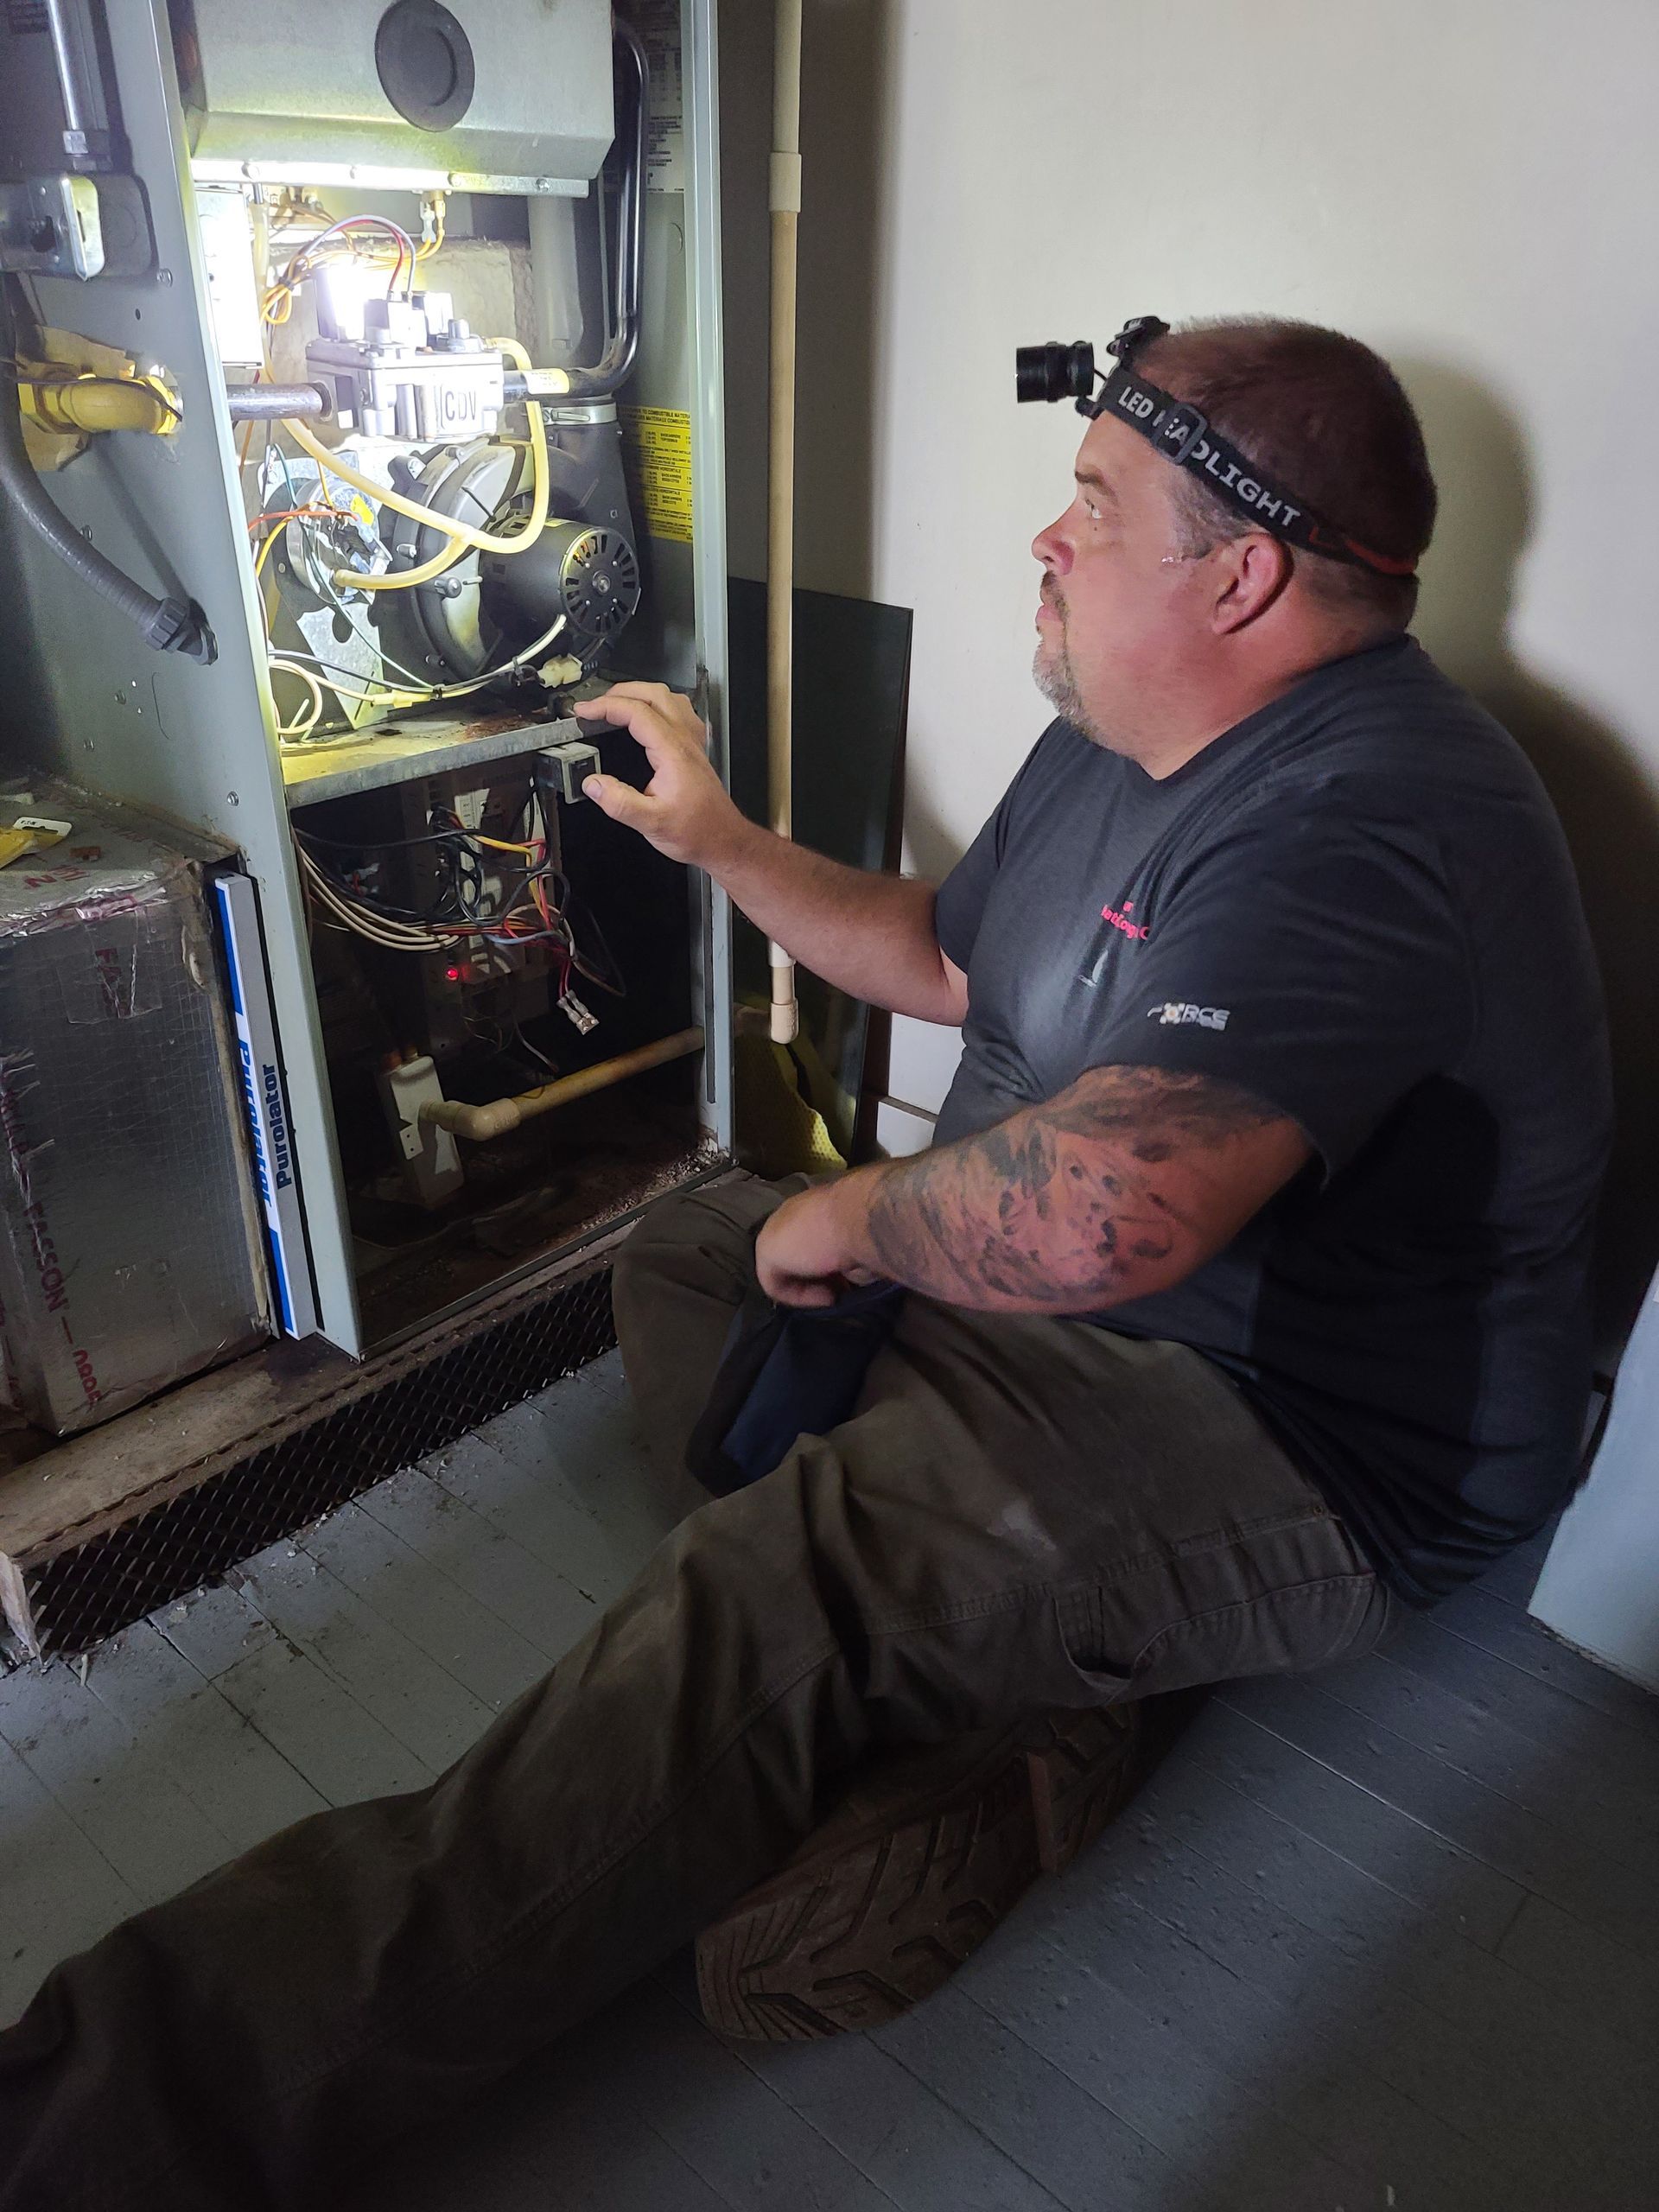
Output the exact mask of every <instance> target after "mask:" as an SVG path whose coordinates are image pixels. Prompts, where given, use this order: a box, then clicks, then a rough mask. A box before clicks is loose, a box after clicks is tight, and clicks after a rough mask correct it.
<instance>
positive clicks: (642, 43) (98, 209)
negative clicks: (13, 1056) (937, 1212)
mask: <svg viewBox="0 0 1659 2212" xmlns="http://www.w3.org/2000/svg"><path fill="white" fill-rule="evenodd" d="M712 9H713V0H635V4H632V5H627V4H623V5H620V6H619V7H618V8H617V9H616V10H612V8H611V7H610V6H608V5H607V0H453V4H448V5H439V4H437V0H391V4H390V5H388V4H386V0H290V4H289V6H288V7H286V8H285V9H283V10H264V9H254V8H250V7H247V6H245V5H244V4H242V0H122V4H121V5H119V6H117V5H114V4H112V0H42V3H41V5H40V6H39V7H36V8H23V9H17V8H14V9H11V10H8V11H6V13H5V15H4V16H3V17H0V288H3V311H0V339H3V346H0V351H3V352H4V353H5V354H6V355H7V356H8V357H9V358H10V359H12V360H13V361H15V363H16V371H15V381H14V382H13V383H12V384H11V385H9V386H8V387H7V388H6V389H4V390H3V391H0V412H3V413H5V415H6V416H7V420H6V421H5V422H4V423H0V461H3V462H4V483H3V486H0V489H3V491H4V493H5V496H4V498H3V499H0V582H3V584H4V586H5V588H4V590H3V592H0V625H3V635H0V647H3V650H4V652H5V653H6V656H7V659H8V663H9V664H10V666H12V667H14V668H16V669H19V670H21V671H24V672H25V680H24V681H23V682H22V683H20V684H18V685H17V686H16V689H15V693H14V697H15V698H19V699H22V698H26V699H28V700H29V701H30V702H32V703H31V704H30V705H29V706H28V707H27V708H26V709H22V710H21V711H19V710H17V709H14V712H13V718H12V724H11V727H10V729H9V730H7V731H6V732H5V733H4V735H5V741H6V746H7V753H8V758H7V760H6V762H5V765H6V766H10V767H11V768H13V769H15V770H16V771H18V772H27V773H36V772H38V773H55V774H57V775H59V776H60V777H62V778H64V779H66V780H67V782H68V783H70V784H72V785H74V786H76V787H78V788H79V789H80V790H82V791H92V792H93V793H98V794H104V795H106V796H107V797H108V798H111V799H114V800H118V801H123V802H126V803H129V804H135V805H138V806H141V807H148V808H149V809H150V810H154V811H156V812H158V813H159V814H161V815H162V816H165V817H168V818H170V819H172V820H173V821H175V822H178V823H188V824H190V825H192V826H193V827H194V828H196V829H200V830H203V831H207V832H208V833H211V834H212V835H213V836H214V837H215V838H217V839H218V840H219V841H221V842H222V843H224V844H226V845H229V846H231V847H232V848H234V849H235V851H236V853H237V854H238V856H239V864H238V867H237V868H235V869H233V870H232V874H231V877H230V879H228V880H226V881H222V882H221V883H220V884H219V886H218V887H216V888H217V892H218V896H217V899H216V902H215V904H216V906H217V909H218V911H219V915H220V922H221V927H220V936H221V945H220V949H219V960H220V963H221V970H222V974H223V978H224V988H225V992H226V1025H225V1033H226V1036H227V1037H233V1038H238V1039H240V1040H241V1046H240V1049H241V1050H242V1052H243V1056H244V1059H245V1062H246V1064H247V1065H257V1067H258V1069H259V1071H260V1073H259V1078H258V1080H257V1082H251V1083H249V1084H245V1086H244V1087H245V1089H246V1090H247V1092H248V1096H249V1099H250V1103H251V1109H252V1112H253V1129H252V1137H253V1144H252V1147H251V1153H252V1156H253V1157H254V1158H255V1159H256V1160H263V1159H264V1158H265V1157H267V1156H268V1153H267V1150H266V1149H265V1147H269V1146H270V1145H271V1144H273V1143H275V1142H277V1141H278V1140H280V1142H281V1145H282V1147H283V1149H282V1157H283V1160H284V1162H285V1163H286V1165H287V1167H288V1170H289V1173H288V1178H287V1185H286V1191H287V1204H286V1207H285V1209H284V1208H279V1207H277V1205H275V1204H274V1203H270V1204H268V1205H267V1206H266V1209H265V1212H266V1225H267V1228H268V1230H269V1234H270V1243H271V1252H270V1265H271V1271H272V1278H273V1281H272V1296H271V1300H270V1304H271V1309H272V1311H273V1313H279V1314H280V1315H281V1316H282V1317H283V1322H284V1325H286V1326H288V1327H289V1328H291V1329H293V1330H295V1331H296V1332H304V1331H305V1330H306V1329H307V1328H308V1327H311V1326H315V1327H317V1328H319V1329H320V1330H321V1332H323V1333H324V1334H325V1335H327V1337H329V1338H332V1339H333V1340H334V1342H335V1343H337V1344H340V1345H342V1346H343V1347H345V1348H346V1349H347V1350H349V1351H361V1350H365V1349H369V1348H371V1347H373V1346H376V1345H380V1344H385V1343H387V1342H389V1341H391V1340H392V1339H394V1338H397V1336H398V1335H400V1334H402V1333H404V1332H407V1331H409V1330H410V1329H413V1328H415V1327H416V1326H418V1325H422V1324H423V1323H425V1322H428V1321H429V1320H430V1319H432V1318H434V1317H435V1316H436V1315H438V1314H441V1313H449V1312H451V1311H456V1312H462V1311H464V1310H465V1308H466V1307H467V1305H468V1303H469V1302H474V1301H476V1300H479V1299H480V1298H482V1297H483V1296H485V1295H486V1294H488V1293H489V1292H490V1291H492V1290H493V1288H495V1287H498V1286H499V1285H500V1284H502V1283H503V1282H505V1281H509V1280H511V1279H512V1277H514V1276H515V1275H518V1274H524V1273H527V1272H528V1271H530V1270H531V1269H532V1268H536V1267H537V1266H539V1265H541V1264H543V1262H546V1261H547V1260H548V1259H549V1258H550V1257H551V1256H553V1255H557V1254H559V1253H562V1252H563V1251H565V1250H567V1249H570V1248H571V1247H573V1246H575V1245H577V1244H579V1243H582V1241H583V1240H585V1239H587V1238H588V1237H590V1236H593V1235H594V1234H596V1233H598V1232H599V1231H600V1230H602V1229H605V1228H607V1227H609V1226H610V1225H612V1224H614V1223H615V1222H617V1221H618V1220H620V1219H622V1218H625V1217H626V1216H627V1215H628V1214H629V1212H630V1211H632V1210H633V1209H635V1208H637V1207H638V1206H639V1205H641V1204H642V1203H643V1202H644V1201H645V1199H646V1198H649V1197H650V1196H652V1195H653V1194H655V1193H656V1192H659V1191H661V1190H663V1189H665V1188H667V1187H670V1186H671V1185H673V1184H675V1183H676V1182H678V1181H683V1180H686V1179H693V1178H696V1177H697V1176H700V1175H702V1174H705V1173H709V1172H711V1171H712V1170H713V1169H714V1168H715V1167H716V1166H719V1165H720V1164H721V1160H723V1158H724V1156H725V1154H726V1149H727V1147H728V1144H729V1139H730V1128H729V1110H730V1109H729V1093H730V1081H729V1069H730V1027H731V1019H730V986H729V977H728V915H727V913H726V911H725V908H724V905H723V902H722V901H721V898H720V896H719V894H718V893H715V892H714V891H712V889H711V887H709V885H708V884H707V883H706V882H704V881H703V880H701V879H697V878H694V877H692V876H690V874H688V873H687V871H685V870H684V869H683V868H680V867H678V866H677V865H675V864H673V863H671V862H670V861H666V860H664V859H663V858H662V857H661V856H660V855H657V854H656V853H654V852H653V851H652V849H650V848H649V847H647V846H646V845H645V843H644V842H642V841H641V840H640V839H639V838H638V837H636V836H633V835H632V833H630V832H628V831H626V830H624V829H620V827H619V826H618V825H616V824H614V823H612V822H610V821H609V820H608V819H607V817H604V816H602V815H601V813H600V812H599V811H598V810H597V809H595V808H594V806H593V805H592V804H590V803H588V801H586V800H585V799H584V798H583V797H582V784H583V779H584V778H585V777H586V776H587V775H588V774H589V773H591V772H593V770H594V768H595V767H598V766H602V767H603V768H604V769H605V770H606V771H607V772H608V773H611V774H613V775H620V776H622V777H625V778H628V779H632V780H634V781H642V780H643V779H644V777H645V773H646V771H645V765H644V761H643V758H642V756H641V755H640V754H639V752H638V750H637V748H636V747H634V746H633V744H632V741H631V740H629V739H627V738H626V736H625V735H624V734H621V733H619V732H610V731H607V730H605V729H604V728H597V727H595V725H594V724H593V723H591V722H586V721H577V720H576V719H575V716H574V715H573V713H572V711H571V709H572V702H573V701H574V700H575V699H576V698H578V697H581V696H594V694H596V693H597V692H599V691H600V690H603V689H605V688H606V687H607V685H608V684H609V683H612V682H613V681H616V680H619V679H621V678H625V677H631V678H647V679H651V680H655V681H660V682H664V683H669V684H671V685H672V686H674V687H675V688H677V689H679V690H687V691H690V692H691V693H693V695H694V696H696V699H697V701H698V703H699V706H700V708H701V709H702V711H703V712H704V714H705V715H706V717H707V719H708V720H709V723H710V727H711V732H712V734H713V742H714V746H715V758H716V760H722V759H723V744H722V735H721V709H722V704H723V682H724V654H725V548H724V528H723V504H722V474H721V445H720V416H721V356H720V325H719V262H718V236H717V208H718V195H717V174H716V144H715V79H714V36H713V26H712ZM24 455H26V465H25V463H24V461H22V458H21V457H22V456H24ZM111 579H113V581H111ZM232 1012H233V1020H232ZM262 1113H264V1114H266V1115H267V1116H270V1115H274V1116H276V1117H277V1123H278V1124H279V1127H278V1128H275V1129H273V1128H271V1127H269V1126H267V1127H264V1128H262V1127H261V1124H260V1116H261V1114H262ZM228 1156H229V1155H227V1157H228ZM264 1195H265V1196H266V1197H267V1198H270V1194H269V1193H265V1194H264Z"/></svg>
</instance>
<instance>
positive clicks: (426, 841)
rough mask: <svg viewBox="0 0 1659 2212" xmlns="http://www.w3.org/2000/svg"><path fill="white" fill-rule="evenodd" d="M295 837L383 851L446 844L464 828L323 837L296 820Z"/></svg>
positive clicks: (463, 833)
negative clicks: (396, 834)
mask: <svg viewBox="0 0 1659 2212" xmlns="http://www.w3.org/2000/svg"><path fill="white" fill-rule="evenodd" d="M294 834H295V836H296V837H304V838H306V839H308V841H309V842H311V843H312V844H314V845H332V846H333V847H334V849H335V851H336V852H341V853H384V852H390V851H391V849H392V848H393V847H394V846H397V845H448V844H451V843H453V842H454V839H455V838H457V837H464V836H466V835H467V832H466V831H465V830H464V829H437V830H434V831H431V832H430V833H429V834H428V835H427V836H424V837H325V836H323V834H322V832H321V830H320V829H302V828H301V826H300V824H299V823H297V822H296V823H295V825H294Z"/></svg>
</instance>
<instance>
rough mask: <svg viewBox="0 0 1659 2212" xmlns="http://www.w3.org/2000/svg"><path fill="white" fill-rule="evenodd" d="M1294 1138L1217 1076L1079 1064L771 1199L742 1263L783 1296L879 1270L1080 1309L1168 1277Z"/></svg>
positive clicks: (1236, 1225)
mask: <svg viewBox="0 0 1659 2212" xmlns="http://www.w3.org/2000/svg"><path fill="white" fill-rule="evenodd" d="M1312 1151H1313V1147H1312V1146H1311V1144H1310V1143H1309V1141H1308V1138H1307V1136H1306V1135H1305V1133H1304V1132H1303V1130H1302V1129H1301V1128H1300V1126H1299V1125H1298V1124H1297V1123H1296V1122H1294V1121H1292V1120H1291V1119H1289V1118H1288V1116H1286V1115H1285V1114H1284V1113H1283V1112H1281V1110H1280V1109H1278V1108H1277V1107H1274V1106H1270V1105H1268V1104H1266V1103H1263V1101H1262V1100H1261V1099H1260V1098H1258V1097H1256V1096H1255V1095H1254V1094H1253V1093H1251V1092H1250V1091H1249V1090H1243V1089H1241V1088H1240V1087H1239V1086H1237V1085H1236V1084H1231V1083H1228V1082H1224V1081H1223V1080H1221V1079H1219V1078H1217V1077H1213V1076H1209V1075H1203V1074H1197V1073H1193V1072H1190V1071H1185V1070H1181V1069H1171V1068H1161V1067H1147V1066H1114V1067H1101V1068H1092V1069H1090V1070H1089V1071H1088V1072H1087V1073H1085V1074H1084V1075H1083V1076H1081V1077H1079V1078H1078V1079H1077V1082H1076V1083H1074V1084H1071V1086H1070V1088H1069V1089H1067V1090H1064V1091H1062V1092H1061V1093H1060V1094H1059V1095H1058V1097H1055V1098H1052V1099H1049V1100H1047V1101H1046V1102H1045V1103H1042V1104H1040V1105H1037V1106H1029V1107H1026V1108H1024V1109H1021V1110H1020V1112H1019V1113H1017V1114H1014V1115H1011V1116H1009V1117H1008V1119H1007V1121H1005V1122H997V1123H996V1124H995V1126H994V1127H993V1128H988V1129H984V1130H982V1131H980V1132H979V1133H978V1134H977V1135H974V1136H969V1137H963V1138H959V1139H957V1141H956V1142H954V1143H951V1144H945V1145H940V1146H938V1147H935V1148H934V1149H933V1150H932V1151H931V1152H925V1153H920V1154H917V1155H916V1156H915V1157H914V1158H913V1159H909V1160H891V1161H886V1162H883V1163H881V1164H880V1165H878V1166H872V1167H861V1168H857V1169H855V1171H854V1172H853V1173H851V1174H849V1175H844V1176H842V1177H840V1178H838V1179H836V1181H835V1182H833V1183H829V1184H823V1185H817V1186H816V1187H815V1188H813V1189H811V1190H809V1191H805V1192H802V1193H801V1194H800V1196H799V1197H798V1198H791V1199H789V1200H788V1201H786V1202H785V1205H782V1206H780V1207H779V1210H778V1211H777V1212H776V1213H775V1214H773V1215H772V1218H771V1219H770V1221H768V1222H767V1224H766V1227H765V1229H764V1230H762V1231H761V1234H760V1241H759V1243H758V1244H757V1247H756V1264H757V1268H758V1269H759V1273H760V1282H761V1286H762V1287H763V1288H764V1289H765V1290H766V1292H767V1293H768V1294H770V1295H771V1296H772V1297H773V1298H775V1299H776V1300H779V1303H780V1304H783V1305H788V1306H823V1305H828V1304H829V1302H830V1301H831V1300H833V1299H835V1298H836V1297H837V1296H838V1295H839V1294H840V1293H841V1292H842V1289H843V1288H844V1287H846V1285H847V1284H848V1283H849V1282H854V1283H855V1282H861V1281H870V1280H871V1279H873V1278H875V1277H886V1278H887V1279H888V1280H889V1281H894V1282H900V1283H903V1284H905V1285H906V1286H907V1287H909V1288H910V1289H912V1290H918V1291H922V1292H925V1293H926V1294H927V1295H929V1296H930V1297H932V1298H937V1299H940V1300H944V1301H945V1302H946V1303H948V1304H950V1305H953V1306H973V1307H976V1308H979V1309H981V1310H983V1311H995V1312H1001V1313H1089V1312H1093V1311H1096V1310H1098V1309H1099V1308H1100V1307H1103V1306H1116V1305H1120V1304H1122V1303H1124V1302H1125V1301H1127V1300H1130V1299H1135V1298H1145V1297H1148V1296H1150V1295H1151V1294H1154V1292H1157V1291H1162V1290H1168V1289H1170V1288H1171V1287H1173V1285H1174V1284H1176V1283H1178V1282H1180V1281H1182V1280H1183V1279H1184V1278H1185V1276H1187V1275H1189V1274H1192V1272H1193V1271H1194V1269H1195V1268H1199V1267H1201V1266H1202V1265H1203V1264H1204V1262H1205V1261H1206V1260H1208V1259H1210V1258H1211V1257H1213V1255H1215V1254H1216V1253H1217V1252H1218V1251H1220V1250H1221V1249H1223V1248H1224V1246H1225V1245H1227V1244H1229V1243H1231V1242H1232V1240H1233V1238H1234V1237H1235V1236H1237V1234H1238V1232H1239V1230H1241V1229H1242V1228H1243V1226H1244V1224H1245V1223H1246V1222H1247V1221H1249V1219H1250V1217H1251V1216H1252V1215H1253V1214H1255V1212H1257V1211H1259V1209H1260V1208H1261V1207H1262V1206H1263V1205H1266V1203H1267V1201H1268V1199H1269V1198H1271V1197H1272V1196H1273V1194H1274V1192H1275V1191H1278V1190H1280V1189H1281V1188H1282V1186H1283V1185H1285V1184H1287V1182H1289V1181H1290V1179H1291V1178H1292V1177H1293V1176H1294V1175H1295V1174H1296V1173H1298V1171H1299V1170H1300V1168H1301V1167H1302V1166H1303V1165H1304V1163H1305V1162H1306V1160H1308V1158H1309V1157H1310V1155H1311V1154H1312Z"/></svg>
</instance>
